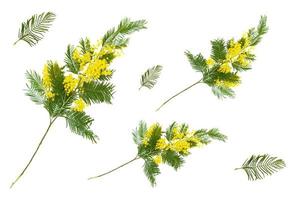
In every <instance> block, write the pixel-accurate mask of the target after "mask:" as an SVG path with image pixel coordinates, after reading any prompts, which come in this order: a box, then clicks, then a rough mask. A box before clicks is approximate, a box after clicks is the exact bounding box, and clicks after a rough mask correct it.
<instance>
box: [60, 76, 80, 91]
mask: <svg viewBox="0 0 300 200" xmlns="http://www.w3.org/2000/svg"><path fill="white" fill-rule="evenodd" d="M78 82H79V80H78V79H76V78H74V77H73V75H71V74H70V75H68V76H66V77H65V79H64V82H63V84H64V88H65V91H66V92H67V94H70V93H71V92H73V91H74V90H75V89H76V87H77V85H78Z"/></svg>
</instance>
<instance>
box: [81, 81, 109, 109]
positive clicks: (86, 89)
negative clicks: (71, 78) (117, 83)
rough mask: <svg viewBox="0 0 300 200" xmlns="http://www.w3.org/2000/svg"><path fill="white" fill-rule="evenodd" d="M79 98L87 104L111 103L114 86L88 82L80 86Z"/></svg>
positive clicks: (106, 83)
mask: <svg viewBox="0 0 300 200" xmlns="http://www.w3.org/2000/svg"><path fill="white" fill-rule="evenodd" d="M82 90H83V91H82V92H81V93H80V97H81V98H82V99H83V100H84V101H85V102H86V103H87V104H91V103H103V102H105V103H109V104H110V103H111V100H112V97H113V93H114V86H113V85H112V84H111V83H108V82H95V81H93V82H89V83H84V84H83V86H82Z"/></svg>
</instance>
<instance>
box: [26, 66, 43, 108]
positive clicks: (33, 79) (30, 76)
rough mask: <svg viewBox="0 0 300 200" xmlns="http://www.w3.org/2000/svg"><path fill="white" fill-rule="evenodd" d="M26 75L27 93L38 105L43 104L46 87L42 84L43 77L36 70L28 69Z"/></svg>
mask: <svg viewBox="0 0 300 200" xmlns="http://www.w3.org/2000/svg"><path fill="white" fill-rule="evenodd" d="M25 77H26V79H27V81H28V84H26V87H27V88H26V89H25V95H26V96H29V97H30V99H31V100H32V101H33V102H35V103H36V104H38V105H42V104H44V102H45V97H44V89H43V84H42V78H41V77H40V75H39V74H38V73H36V72H35V71H26V73H25Z"/></svg>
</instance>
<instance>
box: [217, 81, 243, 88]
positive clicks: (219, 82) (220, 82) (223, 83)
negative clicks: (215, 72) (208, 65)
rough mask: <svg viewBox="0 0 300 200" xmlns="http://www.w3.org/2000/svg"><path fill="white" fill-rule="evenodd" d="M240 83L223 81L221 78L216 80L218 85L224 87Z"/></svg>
mask: <svg viewBox="0 0 300 200" xmlns="http://www.w3.org/2000/svg"><path fill="white" fill-rule="evenodd" d="M239 84H240V83H239V82H230V81H222V80H219V79H218V80H216V83H215V85H216V86H223V87H228V88H232V87H236V86H238V85H239Z"/></svg>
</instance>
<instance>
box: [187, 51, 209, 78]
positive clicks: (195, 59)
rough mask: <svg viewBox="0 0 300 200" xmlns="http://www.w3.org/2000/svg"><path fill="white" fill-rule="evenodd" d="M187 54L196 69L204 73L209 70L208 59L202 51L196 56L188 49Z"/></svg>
mask: <svg viewBox="0 0 300 200" xmlns="http://www.w3.org/2000/svg"><path fill="white" fill-rule="evenodd" d="M185 55H186V57H187V58H188V61H189V62H190V64H191V66H192V67H193V69H194V70H196V71H198V72H202V73H205V72H206V71H207V64H206V60H205V58H204V57H203V56H202V54H201V53H199V54H197V55H195V56H194V55H193V54H192V53H191V52H190V51H186V52H185Z"/></svg>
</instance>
